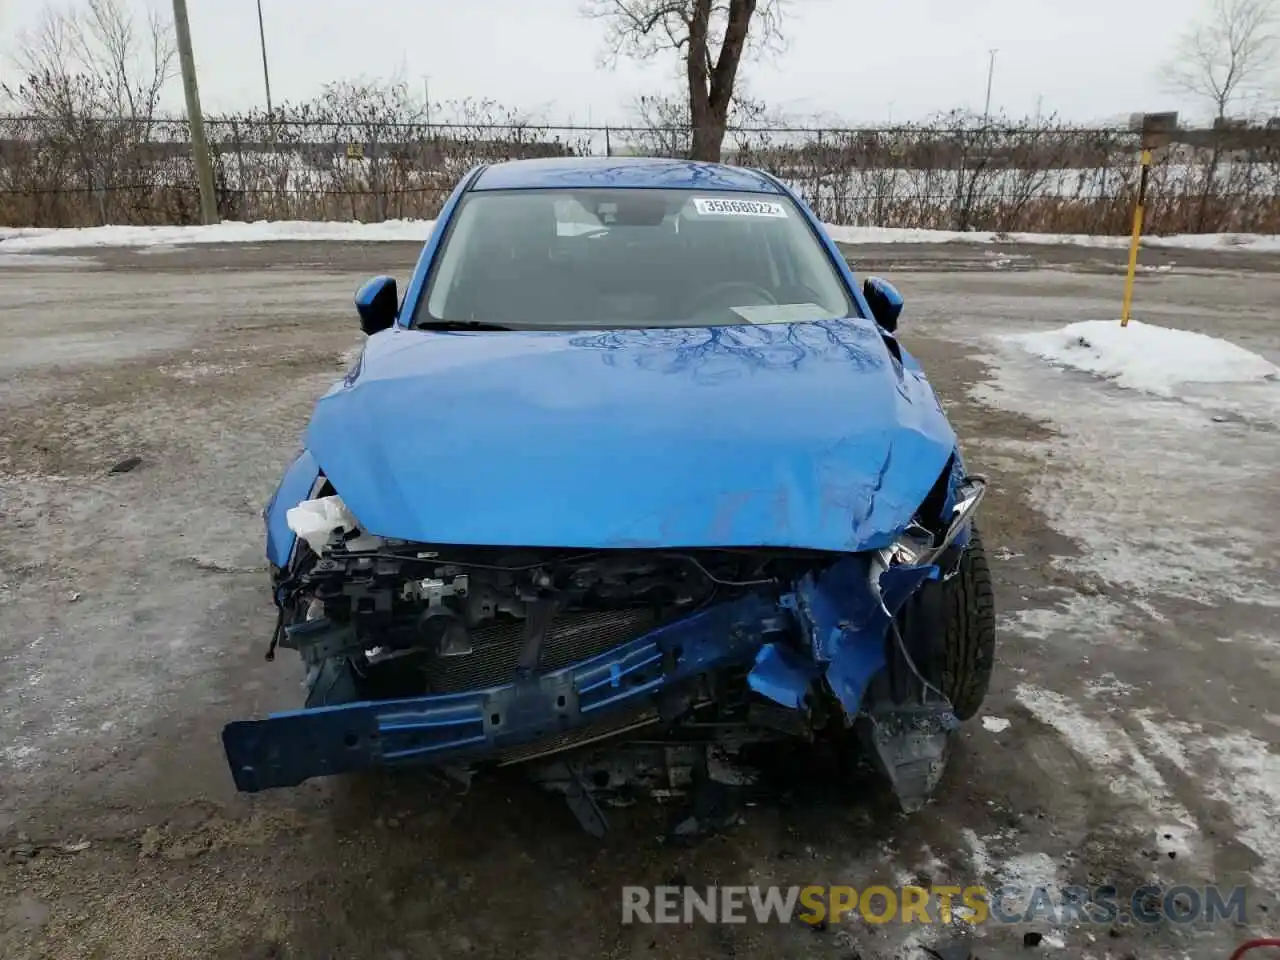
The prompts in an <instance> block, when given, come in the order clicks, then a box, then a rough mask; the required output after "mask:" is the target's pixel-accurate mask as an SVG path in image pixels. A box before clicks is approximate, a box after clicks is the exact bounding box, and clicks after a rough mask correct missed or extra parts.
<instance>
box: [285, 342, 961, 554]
mask: <svg viewBox="0 0 1280 960" xmlns="http://www.w3.org/2000/svg"><path fill="white" fill-rule="evenodd" d="M307 444H308V447H309V449H310V451H311V453H312V455H313V456H314V457H315V459H316V461H317V462H318V463H319V465H320V467H321V469H322V470H323V471H324V473H325V474H326V476H328V478H329V480H330V481H331V482H332V484H333V486H334V489H336V490H337V491H338V493H339V494H340V495H341V496H342V498H343V500H344V502H345V503H346V504H347V506H348V507H349V508H350V510H351V511H352V513H353V514H354V515H355V516H356V518H357V519H358V520H359V521H360V522H361V524H362V525H363V526H364V527H365V528H366V529H368V530H369V531H370V532H371V533H375V534H379V535H382V536H386V537H398V538H402V539H405V540H413V541H421V542H428V543H451V544H489V545H495V546H496V545H511V546H563V547H583V548H589V549H596V548H609V547H659V546H661V547H711V546H725V547H751V546H774V547H803V548H810V549H822V550H846V551H848V550H861V549H871V548H874V547H879V546H885V545H887V544H888V543H889V542H891V541H892V539H893V537H894V536H895V535H896V533H897V532H898V531H900V530H901V529H902V527H903V526H904V525H905V524H906V523H907V522H908V521H909V520H910V518H911V515H912V513H913V512H914V511H915V510H916V508H917V507H919V505H920V502H921V500H923V499H924V497H925V496H926V494H927V493H928V492H929V489H930V487H931V486H932V485H933V484H934V482H935V481H936V480H937V479H938V476H939V473H940V472H941V470H942V469H943V467H944V466H945V464H946V461H947V458H948V457H949V455H950V454H951V452H952V450H953V449H954V446H955V437H954V434H953V433H952V431H951V428H950V426H949V425H948V423H947V421H946V419H945V418H944V416H943V414H942V411H941V409H940V408H939V406H938V401H937V398H936V397H935V395H934V393H933V390H932V389H931V388H930V386H929V385H928V383H927V382H926V381H925V380H924V377H923V375H922V374H920V373H919V372H918V371H917V370H913V369H909V368H908V369H904V368H903V367H902V365H901V364H900V363H898V361H897V360H896V359H895V358H894V357H893V356H892V355H891V354H890V352H889V350H888V348H887V347H886V346H885V343H884V340H883V339H882V337H881V335H880V333H879V332H878V330H877V328H876V327H875V326H874V325H873V324H872V323H871V322H870V321H866V320H835V321H822V322H807V323H795V324H770V325H742V326H730V327H711V328H696V329H665V330H664V329H651V330H609V331H593V332H583V331H555V332H550V331H526V332H505V331H499V332H470V331H468V332H464V333H438V332H425V331H418V330H406V329H402V328H394V329H392V330H388V331H384V332H382V333H378V334H375V335H374V336H372V337H370V338H369V340H368V342H367V343H366V345H365V350H364V353H363V355H362V357H361V359H360V361H359V362H358V363H357V365H356V367H354V368H353V369H352V371H351V373H350V374H349V375H348V376H347V378H346V379H345V380H344V381H342V382H341V383H338V384H335V386H334V387H333V389H332V390H330V391H329V393H328V394H326V395H325V397H324V398H323V399H321V400H320V402H319V403H318V404H317V406H316V411H315V415H314V417H313V418H312V421H311V425H310V428H309V431H308V435H307Z"/></svg>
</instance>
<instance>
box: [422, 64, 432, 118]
mask: <svg viewBox="0 0 1280 960" xmlns="http://www.w3.org/2000/svg"><path fill="white" fill-rule="evenodd" d="M422 100H423V102H424V103H426V105H427V114H426V116H427V126H428V127H429V126H431V77H430V75H429V74H425V73H424V74H423V75H422Z"/></svg>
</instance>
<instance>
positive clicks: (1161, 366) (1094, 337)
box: [1008, 320, 1280, 397]
mask: <svg viewBox="0 0 1280 960" xmlns="http://www.w3.org/2000/svg"><path fill="white" fill-rule="evenodd" d="M1008 339H1009V340H1010V341H1011V342H1014V343H1017V344H1019V345H1021V346H1022V347H1024V348H1025V349H1026V350H1028V351H1029V352H1030V353H1032V354H1034V355H1036V356H1038V357H1041V358H1043V359H1045V360H1048V361H1049V362H1050V363H1057V364H1061V365H1063V366H1067V367H1073V368H1075V369H1077V370H1083V371H1085V372H1086V373H1092V374H1095V375H1097V376H1100V377H1105V378H1106V379H1109V380H1112V381H1114V382H1115V383H1116V384H1118V385H1119V386H1122V387H1129V388H1131V389H1134V390H1142V391H1145V392H1147V393H1151V394H1155V395H1157V396H1163V397H1171V396H1175V395H1176V393H1177V388H1178V387H1180V386H1182V385H1183V384H1188V383H1254V382H1257V381H1260V380H1275V379H1280V367H1277V366H1276V365H1275V364H1273V363H1271V362H1270V361H1269V360H1267V359H1265V358H1264V357H1260V356H1258V355H1257V354H1256V353H1253V352H1252V351H1250V350H1246V349H1244V348H1243V347H1238V346H1236V345H1235V344H1234V343H1229V342H1228V341H1226V340H1221V339H1219V338H1218V337H1211V336H1209V335H1208V334H1204V333H1195V332H1193V331H1190V330H1175V329H1173V328H1171V327H1161V326H1157V325H1155V324H1150V323H1142V322H1140V321H1137V320H1131V321H1129V325H1128V327H1122V326H1120V323H1119V322H1118V321H1115V320H1085V321H1083V322H1081V323H1072V324H1069V325H1067V326H1065V327H1062V328H1061V329H1059V330H1050V331H1045V332H1040V331H1037V332H1035V333H1018V334H1010V335H1009V336H1008Z"/></svg>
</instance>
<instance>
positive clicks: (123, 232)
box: [0, 220, 435, 253]
mask: <svg viewBox="0 0 1280 960" xmlns="http://www.w3.org/2000/svg"><path fill="white" fill-rule="evenodd" d="M434 224H435V221H434V220H384V221H382V222H381V223H360V222H358V221H351V222H348V223H341V222H321V221H310V220H256V221H253V222H250V223H241V222H237V221H231V220H224V221H223V222H222V223H215V224H210V225H208V226H187V227H134V226H122V225H109V226H105V227H61V228H48V229H18V230H13V229H0V253H26V252H29V251H35V250H69V249H75V248H80V247H170V246H189V245H193V244H204V243H271V242H280V241H289V240H292V241H308V240H310V241H317V240H320V241H356V242H359V241H364V242H388V241H399V242H410V243H424V242H426V239H427V237H428V236H429V235H430V233H431V228H432V226H433V225H434Z"/></svg>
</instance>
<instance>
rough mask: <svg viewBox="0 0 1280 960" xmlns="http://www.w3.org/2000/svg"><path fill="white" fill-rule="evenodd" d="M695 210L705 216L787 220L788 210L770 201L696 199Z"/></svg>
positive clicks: (694, 201)
mask: <svg viewBox="0 0 1280 960" xmlns="http://www.w3.org/2000/svg"><path fill="white" fill-rule="evenodd" d="M693 208H694V209H695V210H697V211H698V213H700V214H702V215H703V216H727V217H776V218H779V219H782V220H785V219H786V218H787V208H786V207H784V206H783V205H782V204H780V203H774V202H772V201H770V200H728V199H722V198H720V197H694V198H693Z"/></svg>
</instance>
